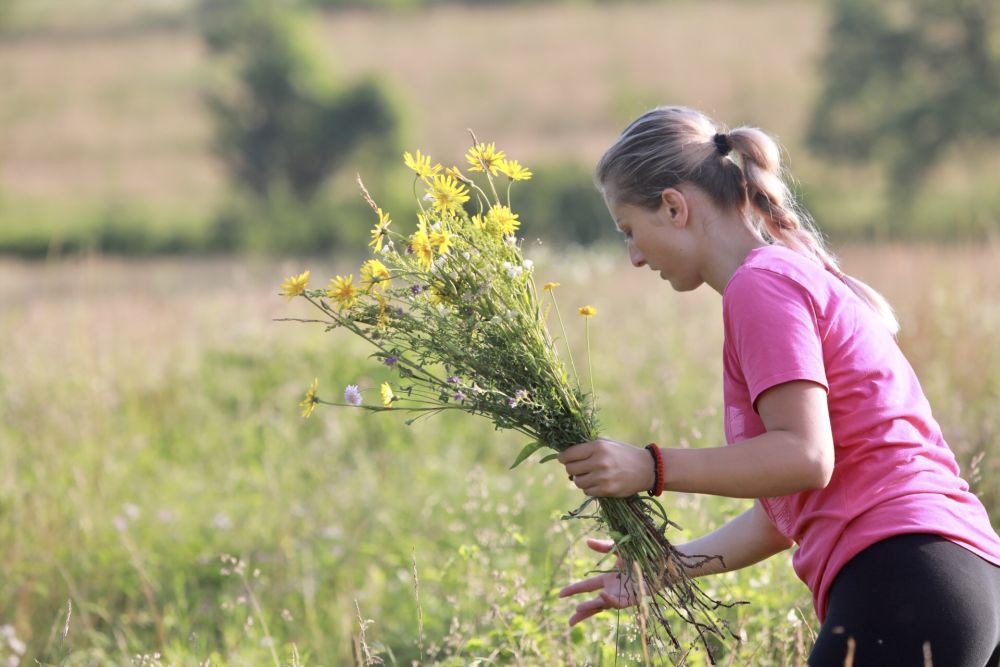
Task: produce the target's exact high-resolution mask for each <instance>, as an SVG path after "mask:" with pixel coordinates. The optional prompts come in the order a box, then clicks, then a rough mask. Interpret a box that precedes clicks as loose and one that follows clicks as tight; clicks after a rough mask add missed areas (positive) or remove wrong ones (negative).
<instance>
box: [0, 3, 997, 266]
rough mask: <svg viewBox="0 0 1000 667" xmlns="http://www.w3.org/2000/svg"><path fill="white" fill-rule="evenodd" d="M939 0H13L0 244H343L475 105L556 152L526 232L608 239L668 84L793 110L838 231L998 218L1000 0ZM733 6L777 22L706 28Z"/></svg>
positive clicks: (979, 225) (819, 198) (778, 115)
mask: <svg viewBox="0 0 1000 667" xmlns="http://www.w3.org/2000/svg"><path fill="white" fill-rule="evenodd" d="M921 2H922V0H895V1H894V2H891V3H871V2H866V1H863V0H843V1H841V0H830V1H829V2H827V3H824V2H819V0H816V1H806V0H762V1H761V2H755V3H749V4H747V3H734V2H730V1H728V0H713V2H710V3H702V4H701V5H698V6H695V5H691V4H690V3H683V2H673V1H667V0H664V1H661V2H641V3H634V2H610V3H603V2H567V3H546V2H532V3H513V4H510V3H487V4H484V5H482V6H471V5H461V4H457V5H456V4H451V3H430V4H429V5H428V6H427V7H426V8H422V9H421V8H418V7H410V8H408V9H404V8H395V9H393V8H388V7H384V8H380V9H376V8H374V7H373V6H371V5H368V7H367V9H364V8H359V7H355V8H343V7H341V8H338V9H333V8H329V7H327V8H325V9H324V8H320V7H317V6H316V5H315V4H314V3H306V2H304V1H299V0H282V1H279V0H253V1H252V2H234V1H233V0H198V1H197V2H195V0H174V1H173V2H169V3H144V4H135V3H131V2H126V1H125V0H71V1H68V2H60V3H54V2H53V1H52V0H37V1H36V2H31V3H27V2H24V0H6V4H5V5H4V6H5V7H6V12H5V13H4V14H3V15H4V16H6V27H4V28H3V29H2V32H0V76H2V77H3V79H4V80H5V82H6V83H7V85H6V89H7V90H8V91H9V94H8V95H5V96H4V97H3V98H2V99H0V114H2V116H3V118H4V121H5V122H4V126H3V129H2V130H0V139H2V142H3V146H4V158H3V161H2V162H0V252H5V253H7V254H17V255H21V256H29V257H44V256H53V255H59V254H65V253H77V252H88V251H94V250H99V251H102V252H112V253H123V254H133V253H134V254H149V253H217V252H233V251H237V252H239V251H251V252H279V253H284V252H289V251H291V250H295V251H297V252H325V251H327V250H328V249H330V248H332V247H337V246H338V245H339V246H341V247H347V246H349V239H350V238H353V237H355V236H357V235H359V234H360V233H362V231H363V228H364V227H365V226H366V224H367V221H366V220H364V219H362V218H361V216H360V214H359V213H360V211H362V210H363V208H362V207H358V206H356V203H357V202H356V197H357V193H356V188H355V185H354V175H355V173H356V172H359V171H360V172H361V173H362V174H363V175H364V177H365V180H366V182H367V183H368V184H369V187H371V188H372V190H373V191H375V192H377V193H378V194H379V198H380V200H381V201H384V202H400V201H405V200H406V199H407V198H408V197H409V196H410V193H409V192H408V191H407V190H406V186H405V185H404V184H403V183H405V179H402V180H401V179H399V178H396V177H395V176H396V175H397V174H398V172H397V171H396V170H397V168H398V155H399V153H400V152H401V150H402V149H410V150H412V149H413V148H414V147H415V146H417V145H420V146H422V147H423V148H424V149H425V150H433V151H434V152H435V153H436V157H438V159H441V160H445V161H448V160H453V161H454V160H455V159H456V158H458V157H460V156H461V155H462V153H464V149H465V148H466V147H467V145H468V141H469V140H468V137H467V136H466V134H465V133H464V130H465V128H467V127H471V128H472V129H474V130H475V131H476V132H477V133H478V134H479V135H480V136H481V137H482V138H484V139H488V140H494V141H498V142H499V143H500V144H501V145H503V146H504V147H505V148H506V149H507V150H508V151H510V152H512V154H515V155H516V156H517V157H518V159H520V160H522V162H525V163H526V164H528V166H530V167H532V168H534V169H535V171H536V173H538V174H540V175H546V174H548V176H540V180H539V182H538V183H537V184H536V187H535V188H534V192H535V193H537V194H535V195H533V197H534V200H533V201H525V202H524V203H525V204H526V205H529V206H530V211H529V212H528V214H527V215H525V216H524V217H523V219H524V220H525V229H526V232H527V233H528V234H533V235H536V236H540V237H544V238H547V239H548V240H553V241H555V240H563V239H573V240H575V241H577V242H581V243H588V242H591V241H593V240H597V239H600V238H603V236H606V235H607V234H608V233H609V232H608V231H607V226H602V225H601V224H600V223H599V222H597V221H599V220H601V219H606V218H605V215H606V214H605V212H604V209H603V205H602V204H601V202H600V200H599V198H597V197H596V196H594V194H593V192H588V191H587V190H588V188H589V187H590V176H589V173H590V170H591V169H592V165H593V164H594V162H595V161H596V159H597V158H598V157H599V155H600V153H601V152H602V151H603V149H604V148H605V147H606V146H607V144H608V143H609V141H610V139H611V138H613V137H614V136H615V134H616V133H617V132H618V131H619V130H620V129H621V127H622V126H623V125H624V124H625V123H626V122H627V121H628V120H630V119H631V118H632V117H634V116H635V115H636V114H638V113H639V112H641V111H642V110H644V109H646V108H648V107H649V106H652V105H654V104H660V103H683V104H690V105H693V106H696V107H700V108H703V109H705V110H707V111H709V112H710V113H713V114H714V115H716V116H717V117H718V118H719V119H720V120H722V121H725V122H728V123H730V124H731V125H738V124H741V123H749V124H754V125H759V126H762V127H764V128H765V129H767V130H769V131H771V132H772V133H774V134H775V135H777V137H778V138H779V140H781V142H782V143H783V144H784V145H785V146H786V148H787V149H788V155H789V158H790V160H791V166H792V170H793V172H794V174H795V175H796V176H798V178H799V179H800V181H801V183H802V185H801V195H802V196H803V198H804V199H805V203H806V204H807V205H808V206H809V207H810V209H811V210H812V211H813V213H814V214H815V216H816V217H817V219H818V220H819V221H820V223H821V225H822V227H823V228H824V230H825V231H827V232H828V233H829V234H830V235H831V236H832V237H834V238H835V239H845V238H872V237H882V238H885V237H889V238H903V239H947V240H962V239H976V240H981V239H983V238H990V237H991V236H994V235H995V234H996V230H997V229H998V214H997V212H998V211H1000V195H998V194H997V192H998V191H997V189H996V188H995V187H994V184H993V183H992V178H991V174H992V173H994V172H995V170H996V168H997V166H1000V165H998V162H1000V158H997V157H996V155H997V153H996V151H995V150H994V148H995V146H996V131H995V126H996V125H997V123H998V122H1000V121H998V118H997V117H998V115H1000V114H998V113H997V112H996V110H995V109H993V107H992V106H991V105H990V101H991V100H992V99H993V98H995V97H996V91H995V87H996V81H997V80H998V77H997V76H996V75H995V74H996V67H997V65H996V62H995V60H996V53H997V52H1000V51H998V49H997V44H996V43H997V35H998V29H997V26H996V23H997V17H996V12H995V11H994V10H993V9H992V5H990V3H982V2H979V1H978V0H948V3H945V4H944V5H942V4H941V3H936V4H935V3H932V4H934V7H930V6H928V8H925V7H924V5H923V4H921ZM320 9H323V11H319V10H320ZM925 10H926V11H925ZM719 21H725V22H727V23H733V24H740V25H743V26H745V29H746V30H747V31H749V32H750V33H752V34H755V35H759V36H761V39H758V40H757V41H756V42H755V43H756V47H755V48H754V49H753V50H751V51H750V52H748V51H747V50H746V49H739V48H737V47H736V45H735V43H732V44H730V43H729V42H726V41H725V40H723V41H720V42H718V43H716V44H715V47H714V48H713V49H712V50H711V51H706V50H705V49H704V43H703V40H702V39H701V38H700V37H699V36H700V35H703V34H704V32H705V30H706V26H712V25H717V24H718V23H719ZM486 26H488V29H487V28H486ZM779 26H785V27H789V28H790V29H789V30H784V29H781V30H780V33H781V38H780V39H777V38H775V39H773V40H772V39H768V37H767V36H768V35H774V36H777V34H778V32H779ZM484 30H486V33H484V32H483V31H484ZM484 35H488V37H486V38H485V42H484ZM953 47H954V48H953ZM824 54H825V55H824ZM540 64H544V66H541V65H540ZM36 73H42V74H41V75H37V74H36ZM810 109H812V110H813V111H812V112H811V117H810ZM570 174H575V175H570ZM554 202H562V203H564V204H566V203H570V202H571V203H572V212H570V210H569V209H567V208H566V207H565V206H564V205H563V204H560V205H559V208H558V209H557V208H556V206H555V204H554ZM557 210H558V211H559V212H558V213H557V212H556V211H557ZM334 212H336V215H334ZM279 218H280V222H278V219H279ZM284 225H290V226H291V228H292V229H293V230H296V231H293V232H292V233H290V234H286V233H284V230H283V226H284ZM309 238H313V239H316V241H315V242H310V241H309V240H308V239H309ZM293 239H298V240H293Z"/></svg>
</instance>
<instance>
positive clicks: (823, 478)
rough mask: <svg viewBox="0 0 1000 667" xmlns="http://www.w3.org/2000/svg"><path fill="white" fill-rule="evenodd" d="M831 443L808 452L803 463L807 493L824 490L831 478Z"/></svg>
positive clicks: (832, 463) (832, 456)
mask: <svg viewBox="0 0 1000 667" xmlns="http://www.w3.org/2000/svg"><path fill="white" fill-rule="evenodd" d="M833 467H834V455H833V443H824V444H823V446H822V447H816V448H815V449H813V450H812V451H811V452H810V455H809V456H808V457H807V458H806V461H805V471H804V472H805V475H804V477H805V478H806V479H807V480H808V485H809V487H808V490H809V491H819V490H821V489H825V488H826V487H827V485H829V484H830V480H831V479H832V478H833Z"/></svg>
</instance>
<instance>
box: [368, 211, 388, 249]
mask: <svg viewBox="0 0 1000 667" xmlns="http://www.w3.org/2000/svg"><path fill="white" fill-rule="evenodd" d="M391 224H392V220H391V219H390V218H389V214H388V213H384V212H383V211H382V209H378V224H377V225H375V227H373V228H372V240H371V241H369V242H368V247H370V248H372V249H373V250H374V251H375V252H380V251H381V250H382V243H383V242H384V241H385V237H386V236H388V235H389V225H391Z"/></svg>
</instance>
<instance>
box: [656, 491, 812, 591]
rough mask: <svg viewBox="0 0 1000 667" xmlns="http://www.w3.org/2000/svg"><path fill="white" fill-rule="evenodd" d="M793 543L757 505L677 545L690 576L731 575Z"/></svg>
mask: <svg viewBox="0 0 1000 667" xmlns="http://www.w3.org/2000/svg"><path fill="white" fill-rule="evenodd" d="M792 544H793V542H792V541H791V540H789V539H788V538H787V537H785V536H784V535H782V534H781V533H779V532H778V531H777V530H776V529H775V528H774V526H773V525H771V522H770V520H769V519H768V518H767V515H766V514H765V513H764V509H763V508H762V507H761V506H760V503H759V502H755V503H754V506H753V507H752V508H751V509H749V510H747V511H746V512H744V513H743V514H740V515H739V516H738V517H736V518H735V519H733V520H732V521H730V522H729V523H727V524H726V525H724V526H722V527H721V528H719V529H718V530H716V531H714V532H712V533H709V534H708V535H705V536H704V537H700V538H698V539H697V540H693V541H691V542H688V543H687V544H682V545H680V546H677V547H676V548H677V550H678V551H680V552H681V553H682V554H684V555H685V556H687V557H688V558H685V559H683V560H684V561H685V564H686V567H685V569H686V572H687V575H688V576H689V577H692V578H693V577H701V576H704V575H707V574H719V573H721V572H731V571H733V570H739V569H740V568H744V567H747V566H748V565H753V564H754V563H758V562H760V561H762V560H764V559H765V558H768V557H770V556H773V555H774V554H776V553H779V552H781V551H784V550H785V549H788V548H789V547H790V546H792Z"/></svg>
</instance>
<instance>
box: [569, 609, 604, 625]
mask: <svg viewBox="0 0 1000 667" xmlns="http://www.w3.org/2000/svg"><path fill="white" fill-rule="evenodd" d="M601 611H602V610H601V609H594V610H591V611H587V612H583V613H581V612H576V613H575V614H573V615H572V616H570V617H569V625H570V627H572V626H574V625H576V624H577V623H579V622H580V621H583V620H586V619H588V618H590V617H591V616H593V615H594V614H597V613H599V612H601Z"/></svg>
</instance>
